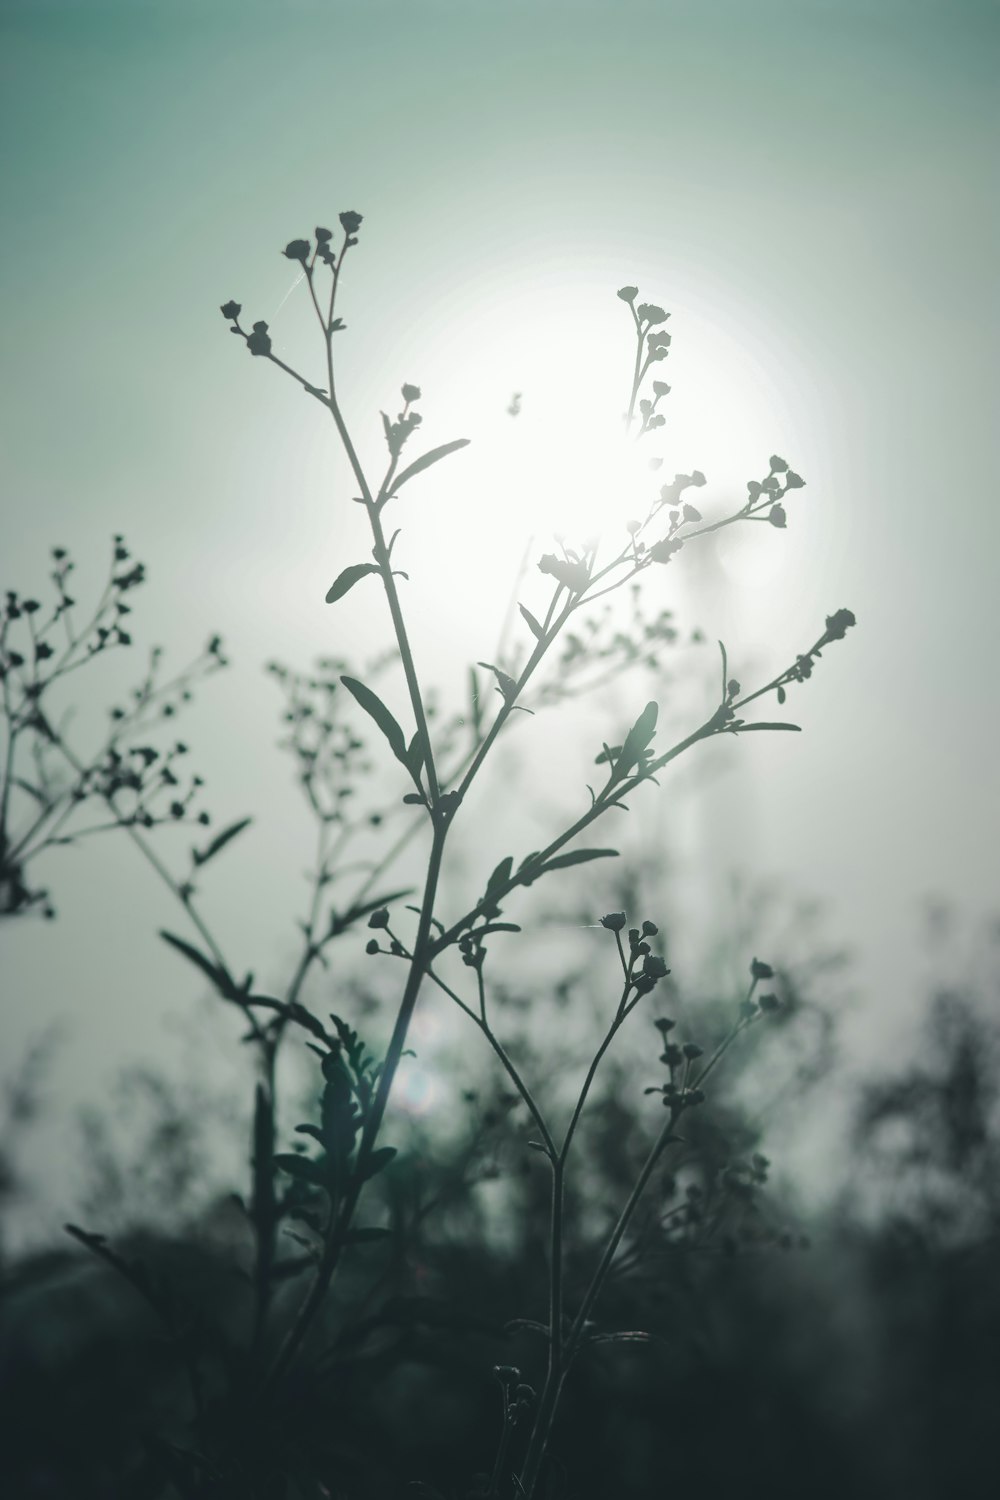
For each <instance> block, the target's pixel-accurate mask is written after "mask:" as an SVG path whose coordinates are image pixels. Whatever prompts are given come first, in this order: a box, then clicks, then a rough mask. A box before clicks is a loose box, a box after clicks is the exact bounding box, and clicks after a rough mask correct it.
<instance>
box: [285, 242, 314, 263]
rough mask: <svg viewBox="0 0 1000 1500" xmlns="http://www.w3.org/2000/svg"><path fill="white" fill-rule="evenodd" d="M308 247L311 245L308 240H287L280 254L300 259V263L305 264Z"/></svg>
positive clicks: (291, 258)
mask: <svg viewBox="0 0 1000 1500" xmlns="http://www.w3.org/2000/svg"><path fill="white" fill-rule="evenodd" d="M310 248H311V247H310V244H309V241H308V240H289V242H288V244H287V245H286V246H285V248H284V250H282V252H281V253H282V255H285V256H287V257H288V259H289V260H297V261H301V263H302V264H303V265H305V263H306V261H307V260H308V259H309V250H310Z"/></svg>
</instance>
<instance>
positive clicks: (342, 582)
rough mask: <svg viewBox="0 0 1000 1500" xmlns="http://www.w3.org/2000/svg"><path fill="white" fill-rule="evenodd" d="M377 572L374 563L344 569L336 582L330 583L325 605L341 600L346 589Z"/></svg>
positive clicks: (353, 565)
mask: <svg viewBox="0 0 1000 1500" xmlns="http://www.w3.org/2000/svg"><path fill="white" fill-rule="evenodd" d="M378 571H379V570H378V567H377V566H376V564H375V563H352V565H351V566H350V567H349V568H345V569H344V571H343V572H342V573H341V575H340V577H339V578H338V579H337V580H336V582H335V583H332V584H331V585H330V587H329V588H328V589H327V593H326V602H327V604H336V602H337V600H338V599H343V597H344V595H345V594H346V593H347V591H348V589H352V588H353V587H354V585H355V584H356V583H358V582H360V580H361V579H362V578H364V577H365V576H366V574H368V573H377V572H378Z"/></svg>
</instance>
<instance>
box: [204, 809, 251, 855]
mask: <svg viewBox="0 0 1000 1500" xmlns="http://www.w3.org/2000/svg"><path fill="white" fill-rule="evenodd" d="M252 822H253V819H252V818H241V819H240V820H239V822H238V823H231V824H230V826H229V827H228V828H224V829H223V831H222V832H221V833H217V834H216V835H215V838H214V839H213V840H212V842H211V843H210V844H209V845H208V847H207V849H202V850H201V852H200V853H199V851H198V850H197V849H192V850H191V857H192V859H193V860H194V862H195V864H196V865H204V864H207V863H208V861H209V860H210V859H213V858H214V857H215V855H216V854H218V853H219V850H220V849H224V848H225V847H226V845H227V844H228V843H229V841H230V839H234V838H235V837H236V835H237V834H238V833H242V832H243V830H244V828H249V826H250V824H251V823H252Z"/></svg>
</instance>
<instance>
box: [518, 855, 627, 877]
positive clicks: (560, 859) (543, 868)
mask: <svg viewBox="0 0 1000 1500" xmlns="http://www.w3.org/2000/svg"><path fill="white" fill-rule="evenodd" d="M617 858H618V850H617V849H574V850H573V852H572V853H571V854H557V855H556V857H555V858H554V859H549V860H546V862H545V863H544V864H543V865H539V866H538V868H537V869H535V868H532V867H531V866H529V867H528V869H527V871H526V875H525V877H523V878H522V881H521V884H522V885H532V884H533V883H534V881H536V880H537V879H538V877H539V876H540V875H547V874H548V873H549V871H550V870H567V869H569V867H570V865H582V864H586V863H588V862H589V861H590V860H592V859H617ZM521 869H522V870H524V869H525V866H524V865H522V866H521Z"/></svg>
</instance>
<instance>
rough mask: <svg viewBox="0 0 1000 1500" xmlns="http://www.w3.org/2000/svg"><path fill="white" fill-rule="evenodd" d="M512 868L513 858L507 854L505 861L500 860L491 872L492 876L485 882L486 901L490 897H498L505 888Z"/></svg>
mask: <svg viewBox="0 0 1000 1500" xmlns="http://www.w3.org/2000/svg"><path fill="white" fill-rule="evenodd" d="M513 868H514V856H513V855H512V854H508V855H507V858H506V859H502V860H501V861H500V863H499V864H498V865H497V867H496V869H495V870H494V871H493V874H492V875H491V876H490V878H489V880H488V881H487V882H486V897H485V899H486V900H489V899H490V898H491V897H494V896H498V895H499V894H500V892H501V891H502V890H503V888H504V887H505V886H506V884H507V882H508V881H509V880H510V872H511V870H512V869H513Z"/></svg>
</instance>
